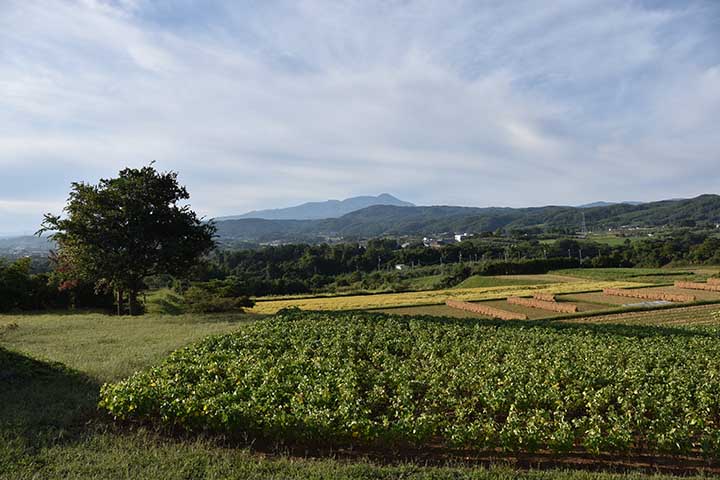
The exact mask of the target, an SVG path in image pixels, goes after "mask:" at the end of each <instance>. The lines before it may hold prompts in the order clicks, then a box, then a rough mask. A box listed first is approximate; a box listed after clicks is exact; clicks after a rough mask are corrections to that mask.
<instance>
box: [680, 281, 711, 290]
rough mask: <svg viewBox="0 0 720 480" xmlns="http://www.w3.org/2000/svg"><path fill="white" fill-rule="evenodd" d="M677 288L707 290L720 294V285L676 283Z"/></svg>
mask: <svg viewBox="0 0 720 480" xmlns="http://www.w3.org/2000/svg"><path fill="white" fill-rule="evenodd" d="M675 286H676V287H677V288H687V289H690V290H707V291H708V292H720V285H716V284H713V283H710V282H708V283H700V282H675Z"/></svg>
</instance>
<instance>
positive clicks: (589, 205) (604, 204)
mask: <svg viewBox="0 0 720 480" xmlns="http://www.w3.org/2000/svg"><path fill="white" fill-rule="evenodd" d="M643 203H644V202H632V201H624V202H602V201H601V202H592V203H586V204H584V205H578V206H577V208H593V207H609V206H611V205H642V204H643Z"/></svg>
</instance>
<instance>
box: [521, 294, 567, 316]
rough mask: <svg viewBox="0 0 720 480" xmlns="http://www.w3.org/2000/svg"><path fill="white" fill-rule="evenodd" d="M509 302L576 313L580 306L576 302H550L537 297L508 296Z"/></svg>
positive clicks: (552, 310)
mask: <svg viewBox="0 0 720 480" xmlns="http://www.w3.org/2000/svg"><path fill="white" fill-rule="evenodd" d="M507 302H508V303H510V304H513V305H522V306H523V307H530V308H540V309H543V310H550V311H551V312H560V313H575V312H577V311H578V307H577V305H575V304H574V303H558V302H548V301H546V300H538V299H536V298H521V297H508V299H507Z"/></svg>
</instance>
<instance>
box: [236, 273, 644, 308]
mask: <svg viewBox="0 0 720 480" xmlns="http://www.w3.org/2000/svg"><path fill="white" fill-rule="evenodd" d="M644 285H648V284H642V283H636V282H627V281H618V282H608V281H579V282H569V283H553V284H540V285H518V286H505V287H484V288H453V289H445V290H431V291H422V292H403V293H383V294H377V295H353V296H347V297H328V298H320V297H318V298H303V299H285V300H265V301H258V302H257V304H256V305H255V307H254V308H252V310H250V311H251V312H253V313H265V314H272V313H275V312H277V311H279V310H281V309H283V308H289V307H299V308H301V309H303V310H363V309H379V308H389V307H412V306H418V305H438V304H444V303H445V301H446V300H448V299H452V300H462V301H479V300H491V299H504V298H507V297H509V296H519V297H522V296H530V295H533V294H534V293H553V294H567V293H573V292H587V291H592V290H602V289H603V288H627V287H638V286H644Z"/></svg>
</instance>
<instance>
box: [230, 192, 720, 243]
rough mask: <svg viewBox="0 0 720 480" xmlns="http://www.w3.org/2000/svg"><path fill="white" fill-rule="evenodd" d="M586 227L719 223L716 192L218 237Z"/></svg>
mask: <svg viewBox="0 0 720 480" xmlns="http://www.w3.org/2000/svg"><path fill="white" fill-rule="evenodd" d="M583 213H584V214H585V222H586V224H587V226H588V228H610V227H615V228H617V227H621V226H626V225H629V226H639V227H654V226H663V225H669V226H692V225H694V224H716V223H720V196H718V195H701V196H699V197H696V198H692V199H687V200H664V201H659V202H650V203H643V204H640V205H631V204H616V205H609V206H600V207H592V208H578V207H559V206H547V207H534V208H496V207H491V208H473V207H452V206H430V207H396V206H389V205H375V206H372V207H368V208H364V209H362V210H358V211H355V212H352V213H349V214H347V215H344V216H342V217H340V218H332V219H324V220H259V219H240V220H227V221H219V222H217V225H218V234H219V235H220V237H221V238H226V239H239V240H247V241H271V240H284V239H294V240H297V239H312V238H313V237H317V236H320V235H324V236H344V237H375V236H381V235H430V234H433V233H440V232H485V231H494V230H497V229H498V228H507V229H516V228H531V227H538V228H542V229H577V230H579V229H580V226H581V224H582V214H583Z"/></svg>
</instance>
